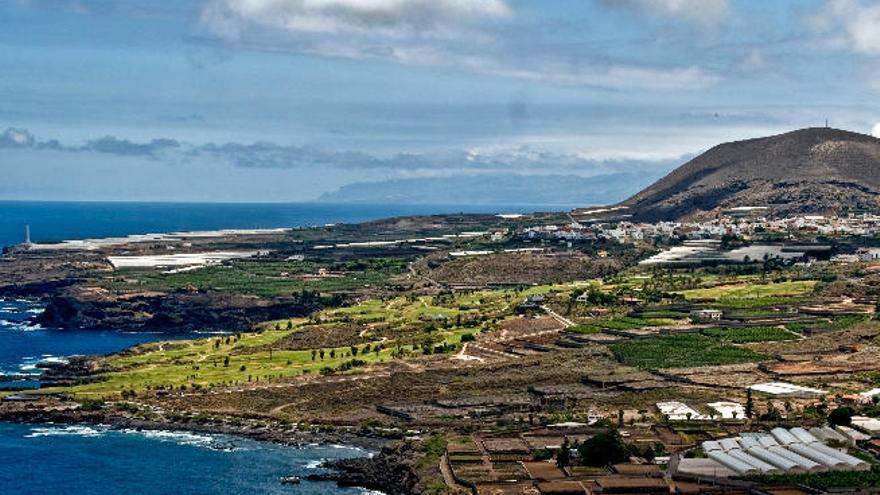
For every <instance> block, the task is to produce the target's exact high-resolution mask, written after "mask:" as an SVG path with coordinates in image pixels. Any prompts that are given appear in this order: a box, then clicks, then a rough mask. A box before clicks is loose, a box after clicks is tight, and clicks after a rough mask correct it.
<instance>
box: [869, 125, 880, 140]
mask: <svg viewBox="0 0 880 495" xmlns="http://www.w3.org/2000/svg"><path fill="white" fill-rule="evenodd" d="M871 135H872V136H874V137H875V138H880V122H877V123H876V124H874V128H873V129H871Z"/></svg>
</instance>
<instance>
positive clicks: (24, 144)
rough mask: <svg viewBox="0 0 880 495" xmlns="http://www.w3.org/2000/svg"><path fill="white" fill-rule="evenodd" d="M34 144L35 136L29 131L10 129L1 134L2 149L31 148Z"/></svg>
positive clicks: (0, 145)
mask: <svg viewBox="0 0 880 495" xmlns="http://www.w3.org/2000/svg"><path fill="white" fill-rule="evenodd" d="M34 143H35V139H34V135H33V134H31V133H30V132H29V131H28V130H27V129H16V128H15V127H9V128H7V129H6V130H5V131H4V132H3V134H0V148H30V147H32V146H34Z"/></svg>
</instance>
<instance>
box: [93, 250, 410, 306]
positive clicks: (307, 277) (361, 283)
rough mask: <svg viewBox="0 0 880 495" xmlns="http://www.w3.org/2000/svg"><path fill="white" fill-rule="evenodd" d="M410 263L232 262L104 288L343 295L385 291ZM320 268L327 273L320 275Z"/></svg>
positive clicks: (132, 276)
mask: <svg viewBox="0 0 880 495" xmlns="http://www.w3.org/2000/svg"><path fill="white" fill-rule="evenodd" d="M407 262H408V260H407V259H406V258H391V257H388V258H365V259H363V260H358V261H340V262H332V263H324V264H321V263H316V262H312V261H272V260H260V259H247V260H232V261H228V262H225V263H223V264H220V265H213V266H207V267H204V268H199V269H195V270H189V271H179V272H176V273H157V272H156V271H153V270H130V271H126V274H125V278H124V279H114V280H113V281H108V282H105V283H104V285H105V286H106V287H107V288H109V289H113V290H125V289H138V290H164V291H169V290H181V289H193V288H194V289H198V290H202V291H208V290H213V291H225V292H237V293H244V294H254V295H257V296H263V297H280V296H289V295H291V294H295V293H298V292H302V291H312V292H340V291H349V290H354V289H358V288H361V287H365V286H382V285H384V284H386V283H387V282H388V280H389V279H390V278H391V277H394V276H396V275H399V274H401V273H403V272H404V271H405V270H406V264H407ZM321 269H324V270H325V271H324V272H323V273H319V271H320V270H321Z"/></svg>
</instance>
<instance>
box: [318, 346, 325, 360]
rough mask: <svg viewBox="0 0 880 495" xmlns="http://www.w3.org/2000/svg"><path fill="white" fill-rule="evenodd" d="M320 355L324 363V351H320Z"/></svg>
mask: <svg viewBox="0 0 880 495" xmlns="http://www.w3.org/2000/svg"><path fill="white" fill-rule="evenodd" d="M318 355H319V356H320V357H321V361H323V360H324V349H321V350H320V351H318Z"/></svg>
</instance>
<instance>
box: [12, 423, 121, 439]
mask: <svg viewBox="0 0 880 495" xmlns="http://www.w3.org/2000/svg"><path fill="white" fill-rule="evenodd" d="M106 432H107V427H105V426H96V427H90V426H76V425H72V426H51V427H39V428H31V432H30V433H29V434H27V435H25V438H39V437H58V436H77V437H99V436H101V435H103V434H104V433H106Z"/></svg>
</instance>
